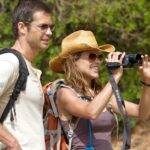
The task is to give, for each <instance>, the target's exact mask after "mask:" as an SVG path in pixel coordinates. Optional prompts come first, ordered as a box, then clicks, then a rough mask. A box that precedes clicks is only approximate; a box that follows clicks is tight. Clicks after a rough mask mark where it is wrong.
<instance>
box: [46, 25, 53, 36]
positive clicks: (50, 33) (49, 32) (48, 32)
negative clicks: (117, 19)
mask: <svg viewBox="0 0 150 150" xmlns="http://www.w3.org/2000/svg"><path fill="white" fill-rule="evenodd" d="M52 34H53V33H52V30H51V28H50V27H49V28H48V29H47V31H46V35H48V36H51V35H52Z"/></svg>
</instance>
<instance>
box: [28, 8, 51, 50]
mask: <svg viewBox="0 0 150 150" xmlns="http://www.w3.org/2000/svg"><path fill="white" fill-rule="evenodd" d="M51 35H52V19H51V16H50V14H49V13H46V12H44V11H37V12H35V13H34V15H33V21H32V22H31V23H30V25H29V29H28V32H27V34H26V41H27V43H28V44H29V46H30V47H31V48H32V49H36V50H40V51H41V50H42V51H43V50H45V49H47V48H48V46H49V40H50V37H51Z"/></svg>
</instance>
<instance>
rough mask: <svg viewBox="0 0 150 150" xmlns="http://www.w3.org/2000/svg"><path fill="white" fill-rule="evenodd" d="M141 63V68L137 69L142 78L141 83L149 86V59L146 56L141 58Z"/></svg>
mask: <svg viewBox="0 0 150 150" xmlns="http://www.w3.org/2000/svg"><path fill="white" fill-rule="evenodd" d="M142 58H143V63H142V66H140V67H139V72H140V74H141V77H142V81H143V82H145V83H147V84H150V58H149V57H148V55H144V56H142Z"/></svg>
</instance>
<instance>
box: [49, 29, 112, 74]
mask: <svg viewBox="0 0 150 150" xmlns="http://www.w3.org/2000/svg"><path fill="white" fill-rule="evenodd" d="M83 51H96V52H113V51H115V47H114V46H113V45H110V44H105V45H101V46H98V44H97V41H96V39H95V36H94V34H93V33H92V32H91V31H85V30H79V31H76V32H73V33H72V34H70V35H68V36H67V37H65V38H64V39H63V40H62V44H61V52H60V53H59V54H58V56H56V57H55V58H53V59H52V60H50V62H49V65H50V68H51V69H52V70H53V71H54V72H58V73H62V72H63V63H64V61H65V59H66V58H67V57H68V56H69V55H70V54H74V53H77V52H83Z"/></svg>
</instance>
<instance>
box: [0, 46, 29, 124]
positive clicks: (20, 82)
mask: <svg viewBox="0 0 150 150" xmlns="http://www.w3.org/2000/svg"><path fill="white" fill-rule="evenodd" d="M4 53H12V54H14V55H15V56H16V57H17V58H18V60H19V77H18V79H17V81H16V84H15V87H14V89H13V92H12V94H11V96H10V99H9V101H8V103H7V105H6V107H5V109H4V111H3V113H2V116H1V118H0V123H3V122H4V120H5V118H6V117H7V115H8V113H9V111H10V110H11V109H12V107H13V106H14V103H15V101H16V100H17V98H18V96H19V94H20V92H21V91H23V90H25V88H26V81H27V76H28V75H29V71H28V68H27V65H26V62H25V60H24V58H23V56H22V55H21V53H20V52H18V51H16V50H13V49H9V48H4V49H2V50H0V54H4ZM13 119H14V118H13V116H12V115H11V121H13Z"/></svg>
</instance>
